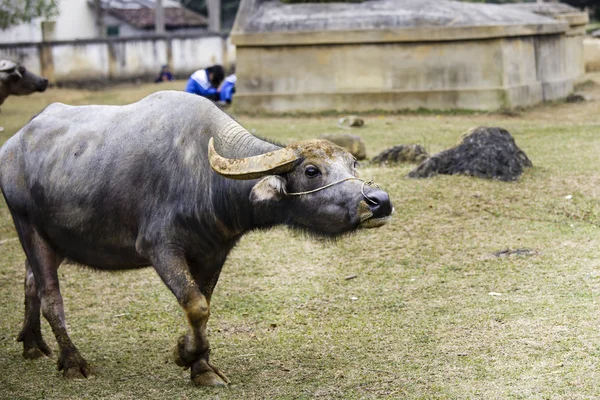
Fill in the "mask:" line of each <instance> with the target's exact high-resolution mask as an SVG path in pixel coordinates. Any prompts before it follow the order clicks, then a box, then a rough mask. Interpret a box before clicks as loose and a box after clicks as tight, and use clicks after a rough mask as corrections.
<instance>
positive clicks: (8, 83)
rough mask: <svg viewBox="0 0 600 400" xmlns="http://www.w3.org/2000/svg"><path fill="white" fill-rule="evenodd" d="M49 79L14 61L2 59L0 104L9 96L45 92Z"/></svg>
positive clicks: (0, 62)
mask: <svg viewBox="0 0 600 400" xmlns="http://www.w3.org/2000/svg"><path fill="white" fill-rule="evenodd" d="M47 87H48V80H47V79H44V78H42V77H41V76H37V75H35V74H32V73H31V72H29V71H27V69H26V68H25V67H24V66H22V65H19V64H16V63H14V62H12V61H6V60H0V104H2V102H3V101H4V99H6V98H7V97H8V96H10V95H11V94H12V95H15V96H24V95H27V94H31V93H34V92H43V91H44V90H46V88H47Z"/></svg>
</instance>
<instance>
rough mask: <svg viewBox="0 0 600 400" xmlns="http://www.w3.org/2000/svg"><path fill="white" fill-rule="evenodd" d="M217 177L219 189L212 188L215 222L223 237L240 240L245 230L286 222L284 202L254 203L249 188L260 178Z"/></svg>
mask: <svg viewBox="0 0 600 400" xmlns="http://www.w3.org/2000/svg"><path fill="white" fill-rule="evenodd" d="M215 180H218V182H217V183H216V184H217V185H220V189H219V190H214V189H215V186H213V190H212V196H213V198H212V204H213V207H214V215H215V224H216V228H217V230H218V231H220V232H222V233H223V238H224V239H226V240H228V239H233V240H237V239H238V238H239V237H240V236H242V235H243V234H244V233H246V232H249V231H252V230H255V229H264V228H269V227H272V226H275V225H279V224H282V223H285V222H286V221H285V218H286V217H285V211H284V207H283V204H280V203H277V202H275V203H268V204H266V203H263V204H258V205H256V204H253V203H252V202H251V201H250V192H251V191H252V188H253V187H254V185H255V184H256V183H257V182H258V180H250V181H236V180H231V179H226V180H223V179H222V178H221V179H214V178H213V182H214V181H215Z"/></svg>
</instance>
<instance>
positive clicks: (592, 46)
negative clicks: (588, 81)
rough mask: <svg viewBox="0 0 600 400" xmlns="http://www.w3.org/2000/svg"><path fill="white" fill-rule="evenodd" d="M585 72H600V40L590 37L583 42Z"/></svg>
mask: <svg viewBox="0 0 600 400" xmlns="http://www.w3.org/2000/svg"><path fill="white" fill-rule="evenodd" d="M583 49H584V50H583V52H584V58H585V70H586V71H587V72H599V71H600V38H593V37H588V38H585V40H584V41H583Z"/></svg>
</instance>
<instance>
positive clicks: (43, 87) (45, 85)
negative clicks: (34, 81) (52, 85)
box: [37, 79, 48, 92]
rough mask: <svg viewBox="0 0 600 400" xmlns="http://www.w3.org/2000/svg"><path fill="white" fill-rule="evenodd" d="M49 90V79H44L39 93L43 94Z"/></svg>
mask: <svg viewBox="0 0 600 400" xmlns="http://www.w3.org/2000/svg"><path fill="white" fill-rule="evenodd" d="M47 88H48V79H42V82H41V83H40V84H39V85H38V88H37V90H38V92H43V91H45V90H46V89H47Z"/></svg>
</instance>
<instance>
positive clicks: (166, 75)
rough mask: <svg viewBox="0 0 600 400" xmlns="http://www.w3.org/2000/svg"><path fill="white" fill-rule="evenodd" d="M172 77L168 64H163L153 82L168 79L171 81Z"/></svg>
mask: <svg viewBox="0 0 600 400" xmlns="http://www.w3.org/2000/svg"><path fill="white" fill-rule="evenodd" d="M173 79H175V78H173V74H172V73H171V70H170V69H169V66H168V65H167V64H165V65H163V66H162V68H161V70H160V73H159V74H158V77H157V78H156V79H155V80H154V82H155V83H159V82H168V81H172V80H173Z"/></svg>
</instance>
